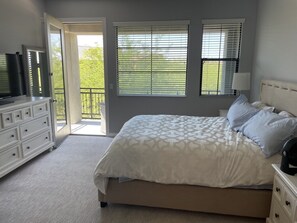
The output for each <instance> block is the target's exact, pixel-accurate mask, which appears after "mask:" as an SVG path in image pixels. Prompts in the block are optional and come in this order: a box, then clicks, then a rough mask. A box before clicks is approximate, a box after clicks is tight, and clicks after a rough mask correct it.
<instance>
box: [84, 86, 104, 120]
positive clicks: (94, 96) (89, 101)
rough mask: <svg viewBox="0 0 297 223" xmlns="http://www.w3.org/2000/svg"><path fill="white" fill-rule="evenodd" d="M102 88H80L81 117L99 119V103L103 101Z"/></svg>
mask: <svg viewBox="0 0 297 223" xmlns="http://www.w3.org/2000/svg"><path fill="white" fill-rule="evenodd" d="M104 95H105V92H104V88H80V98H81V105H82V108H81V110H82V118H83V119H100V118H101V115H100V109H101V108H100V105H101V103H104V99H105V97H104Z"/></svg>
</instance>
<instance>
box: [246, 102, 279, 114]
mask: <svg viewBox="0 0 297 223" xmlns="http://www.w3.org/2000/svg"><path fill="white" fill-rule="evenodd" d="M251 105H252V106H253V107H255V108H258V109H261V110H264V111H269V112H274V110H275V107H272V106H267V105H266V104H265V103H263V102H262V101H255V102H253V103H251Z"/></svg>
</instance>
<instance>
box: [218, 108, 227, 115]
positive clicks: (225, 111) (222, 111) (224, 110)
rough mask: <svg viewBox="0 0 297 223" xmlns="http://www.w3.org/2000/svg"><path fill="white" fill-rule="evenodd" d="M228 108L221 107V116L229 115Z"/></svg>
mask: <svg viewBox="0 0 297 223" xmlns="http://www.w3.org/2000/svg"><path fill="white" fill-rule="evenodd" d="M227 113H228V109H220V110H219V114H220V116H221V117H227Z"/></svg>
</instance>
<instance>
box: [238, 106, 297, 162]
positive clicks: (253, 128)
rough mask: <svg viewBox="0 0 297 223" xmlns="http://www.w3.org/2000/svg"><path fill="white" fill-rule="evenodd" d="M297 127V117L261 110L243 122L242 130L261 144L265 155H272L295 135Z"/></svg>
mask: <svg viewBox="0 0 297 223" xmlns="http://www.w3.org/2000/svg"><path fill="white" fill-rule="evenodd" d="M296 128H297V121H296V119H295V118H286V117H283V116H280V115H278V114H275V113H271V112H268V111H264V110H261V111H260V112H258V113H257V114H256V115H255V116H254V117H252V118H251V119H250V120H248V121H247V122H246V123H245V124H243V125H242V127H241V128H240V131H241V132H242V133H243V134H244V135H245V136H247V137H248V138H250V139H252V140H253V141H254V142H255V143H257V144H258V145H259V146H260V148H261V150H262V152H263V153H264V155H265V157H270V156H272V155H273V154H275V153H277V152H279V151H280V150H281V149H282V147H283V145H284V143H285V142H286V140H288V139H289V138H290V137H292V136H294V134H295V131H296Z"/></svg>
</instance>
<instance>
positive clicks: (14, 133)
mask: <svg viewBox="0 0 297 223" xmlns="http://www.w3.org/2000/svg"><path fill="white" fill-rule="evenodd" d="M18 140H19V135H18V129H17V127H15V128H11V129H9V130H6V131H2V132H1V133H0V142H1V144H0V151H1V150H2V149H4V148H5V147H7V146H10V145H12V144H14V143H16V142H18Z"/></svg>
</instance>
